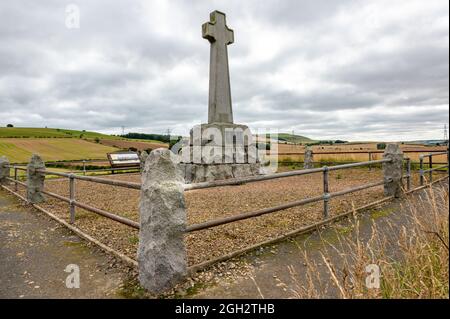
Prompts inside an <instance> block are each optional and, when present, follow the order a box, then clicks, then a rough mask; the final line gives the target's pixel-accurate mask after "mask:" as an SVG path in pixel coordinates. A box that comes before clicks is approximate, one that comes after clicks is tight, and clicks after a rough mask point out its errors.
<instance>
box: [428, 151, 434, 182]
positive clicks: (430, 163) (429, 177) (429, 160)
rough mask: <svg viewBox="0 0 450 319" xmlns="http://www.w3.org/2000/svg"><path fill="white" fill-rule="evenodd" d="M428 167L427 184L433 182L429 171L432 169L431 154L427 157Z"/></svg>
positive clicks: (431, 173)
mask: <svg viewBox="0 0 450 319" xmlns="http://www.w3.org/2000/svg"><path fill="white" fill-rule="evenodd" d="M428 166H429V168H428V169H429V172H428V179H429V181H428V183H430V184H431V183H432V182H433V171H432V170H431V169H432V168H433V154H430V156H428Z"/></svg>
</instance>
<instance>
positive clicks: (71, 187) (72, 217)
mask: <svg viewBox="0 0 450 319" xmlns="http://www.w3.org/2000/svg"><path fill="white" fill-rule="evenodd" d="M69 198H70V202H69V212H70V223H71V224H73V223H75V204H74V201H75V178H74V174H70V176H69Z"/></svg>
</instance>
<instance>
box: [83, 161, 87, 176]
mask: <svg viewBox="0 0 450 319" xmlns="http://www.w3.org/2000/svg"><path fill="white" fill-rule="evenodd" d="M83 175H86V160H83Z"/></svg>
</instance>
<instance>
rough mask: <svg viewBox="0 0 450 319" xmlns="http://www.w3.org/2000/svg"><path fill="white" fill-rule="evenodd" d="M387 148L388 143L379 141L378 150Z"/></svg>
mask: <svg viewBox="0 0 450 319" xmlns="http://www.w3.org/2000/svg"><path fill="white" fill-rule="evenodd" d="M385 148H386V143H378V144H377V150H384V149H385Z"/></svg>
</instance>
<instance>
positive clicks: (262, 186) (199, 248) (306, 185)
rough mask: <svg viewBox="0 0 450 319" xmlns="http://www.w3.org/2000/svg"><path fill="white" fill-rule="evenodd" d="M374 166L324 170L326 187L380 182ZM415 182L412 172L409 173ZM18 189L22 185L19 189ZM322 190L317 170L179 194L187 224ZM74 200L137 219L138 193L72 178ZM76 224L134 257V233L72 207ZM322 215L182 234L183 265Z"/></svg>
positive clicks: (301, 213) (363, 200)
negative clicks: (183, 200) (185, 257)
mask: <svg viewBox="0 0 450 319" xmlns="http://www.w3.org/2000/svg"><path fill="white" fill-rule="evenodd" d="M108 178H111V179H117V180H125V181H133V182H139V181H140V176H139V175H138V174H122V175H114V176H108ZM381 179H382V172H381V170H379V169H373V170H372V171H368V170H367V169H348V170H342V171H333V172H330V191H331V192H334V191H338V190H343V189H346V188H350V187H354V186H359V185H363V184H367V183H370V182H376V181H380V180H381ZM414 180H415V183H414V184H415V185H417V182H416V180H417V176H414ZM46 189H47V190H49V191H52V192H55V193H57V194H60V195H63V196H68V195H67V194H68V181H67V180H66V179H57V180H47V181H46ZM21 192H22V194H23V193H24V191H23V189H22V190H21ZM321 192H322V176H321V174H320V173H318V174H311V175H305V176H295V177H289V178H282V179H277V180H271V181H264V182H258V183H251V184H247V185H241V186H226V187H220V188H211V189H205V190H194V191H189V192H186V193H185V197H186V203H187V207H188V212H187V218H188V224H194V223H200V222H204V221H207V220H211V219H215V218H219V217H224V216H229V215H235V214H239V213H243V212H248V211H252V210H256V209H261V208H265V207H271V206H275V205H279V204H283V203H286V202H290V201H294V200H299V199H303V198H307V197H311V196H316V195H319V194H321ZM382 197H383V187H382V186H379V187H376V188H371V189H368V190H363V191H360V192H358V193H354V194H348V195H345V196H342V197H340V198H338V199H332V200H331V202H330V209H331V210H330V213H331V215H336V214H338V213H342V212H344V211H348V210H349V209H351V207H352V205H355V206H356V207H358V206H362V205H364V204H367V203H370V202H372V201H375V200H377V199H381V198H382ZM76 199H77V200H78V201H80V202H82V203H86V204H90V205H92V206H94V207H98V208H101V209H104V210H107V211H110V212H112V213H115V214H117V215H120V216H124V217H127V218H129V219H132V220H135V221H139V216H138V203H139V191H138V190H132V189H126V188H122V187H114V186H109V185H102V184H96V183H91V182H85V181H79V180H77V181H76ZM41 206H43V207H44V208H46V209H48V210H49V211H51V212H53V213H55V214H56V215H58V216H59V217H62V218H63V219H65V220H67V221H68V217H69V212H68V205H67V203H64V202H62V201H59V200H57V199H53V198H48V200H47V202H45V203H43V204H41ZM76 216H77V217H76V222H75V224H76V226H77V227H79V228H80V229H82V230H83V231H84V232H86V233H88V234H90V235H92V236H93V237H95V238H97V239H98V240H100V241H101V242H103V243H105V244H107V245H108V246H110V247H112V248H114V249H116V250H118V251H120V252H122V253H124V254H126V255H128V256H129V257H131V258H136V250H137V244H138V231H137V230H134V229H132V228H130V227H128V226H125V225H122V224H120V223H117V222H114V221H112V220H109V219H107V218H104V217H102V216H98V215H96V214H94V213H91V212H87V211H84V210H82V209H79V208H77V215H76ZM321 217H322V203H320V202H319V203H316V204H310V205H306V206H301V207H296V208H291V209H288V210H284V211H281V212H277V213H272V214H268V215H265V216H260V217H256V218H251V219H247V220H244V221H239V222H234V223H230V224H227V225H222V226H218V227H214V228H211V229H207V230H201V231H198V232H194V233H191V234H189V235H187V236H186V244H187V250H188V263H189V265H194V264H197V263H200V262H203V261H206V260H209V259H212V258H215V257H219V256H221V255H224V254H226V253H229V252H232V251H234V250H236V249H240V248H245V247H247V246H249V245H252V244H256V243H258V242H261V241H264V240H267V239H270V238H273V237H276V236H279V235H281V234H283V233H286V232H289V231H291V230H295V229H298V228H300V227H302V226H305V225H309V224H311V223H313V222H317V221H319V220H320V219H321Z"/></svg>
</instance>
